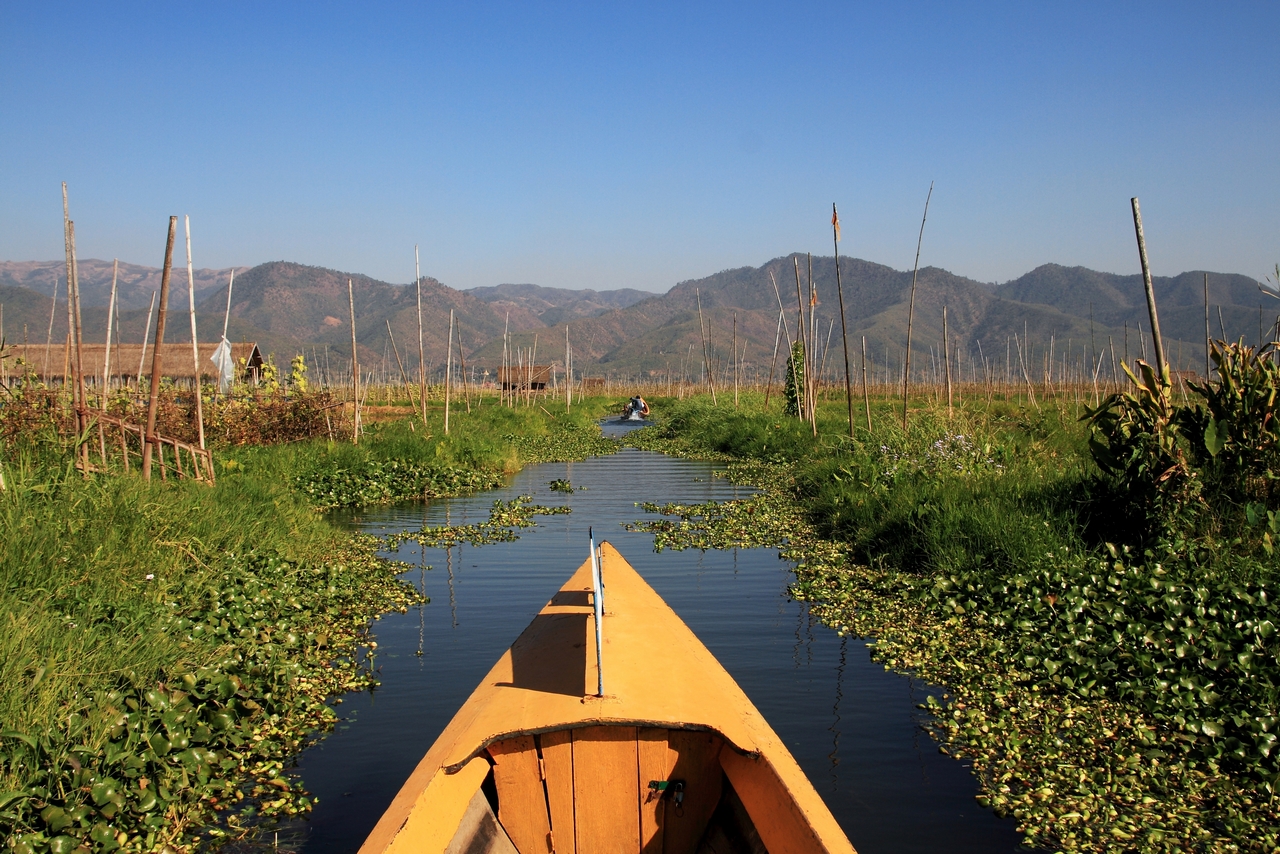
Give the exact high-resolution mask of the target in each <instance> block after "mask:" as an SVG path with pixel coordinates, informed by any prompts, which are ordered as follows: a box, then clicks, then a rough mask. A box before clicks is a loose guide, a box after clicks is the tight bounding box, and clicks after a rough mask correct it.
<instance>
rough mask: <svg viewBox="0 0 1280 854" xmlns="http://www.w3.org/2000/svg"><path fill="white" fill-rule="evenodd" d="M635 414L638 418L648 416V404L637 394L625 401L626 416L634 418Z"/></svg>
mask: <svg viewBox="0 0 1280 854" xmlns="http://www.w3.org/2000/svg"><path fill="white" fill-rule="evenodd" d="M637 416H639V417H640V418H648V417H649V404H647V403H645V402H644V398H643V397H641V396H640V395H638V394H637V395H636V396H635V397H633V398H631V400H629V401H627V411H626V417H627V418H635V417H637Z"/></svg>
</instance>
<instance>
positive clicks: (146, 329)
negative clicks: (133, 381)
mask: <svg viewBox="0 0 1280 854" xmlns="http://www.w3.org/2000/svg"><path fill="white" fill-rule="evenodd" d="M155 310H156V292H155V291H152V292H151V303H150V304H149V305H148V306H147V325H146V326H144V327H142V355H141V356H139V357H138V389H139V390H141V389H142V369H143V367H144V366H145V365H146V363H147V335H148V334H149V333H150V332H151V315H152V313H153V312H154V311H155Z"/></svg>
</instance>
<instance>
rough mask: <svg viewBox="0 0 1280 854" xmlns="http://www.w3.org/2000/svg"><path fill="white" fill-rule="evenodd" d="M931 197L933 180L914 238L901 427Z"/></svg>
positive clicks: (905, 420) (903, 427) (905, 408)
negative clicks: (913, 264) (914, 256)
mask: <svg viewBox="0 0 1280 854" xmlns="http://www.w3.org/2000/svg"><path fill="white" fill-rule="evenodd" d="M932 198H933V182H932V181H930V182H929V195H927V196H925V197H924V216H922V217H920V236H919V237H917V238H916V264H915V267H914V268H913V269H912V271H911V300H910V303H909V304H908V306H907V354H906V358H905V359H904V360H903V363H902V429H903V430H904V431H905V430H906V429H907V384H908V383H909V382H910V381H911V325H912V322H913V321H914V320H915V315H916V276H917V275H918V274H919V272H920V244H921V243H923V242H924V223H925V220H927V219H928V218H929V200H930V199H932Z"/></svg>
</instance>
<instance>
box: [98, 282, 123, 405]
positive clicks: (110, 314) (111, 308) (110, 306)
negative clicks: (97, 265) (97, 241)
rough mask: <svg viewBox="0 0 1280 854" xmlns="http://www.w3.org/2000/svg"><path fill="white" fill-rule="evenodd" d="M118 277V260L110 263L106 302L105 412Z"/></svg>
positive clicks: (109, 381) (103, 382)
mask: <svg viewBox="0 0 1280 854" xmlns="http://www.w3.org/2000/svg"><path fill="white" fill-rule="evenodd" d="M119 276H120V259H119V258H116V259H115V260H113V261H112V262H111V298H110V299H109V300H108V301H107V352H106V354H105V355H104V357H103V362H102V411H103V412H106V411H107V388H108V386H109V385H110V383H111V324H112V323H114V322H115V318H116V283H117V281H118V280H119Z"/></svg>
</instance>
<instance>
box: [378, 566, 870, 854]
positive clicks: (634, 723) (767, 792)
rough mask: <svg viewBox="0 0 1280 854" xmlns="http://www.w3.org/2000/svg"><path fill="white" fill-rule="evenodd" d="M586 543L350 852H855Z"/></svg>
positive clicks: (656, 614)
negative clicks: (588, 552) (598, 605)
mask: <svg viewBox="0 0 1280 854" xmlns="http://www.w3.org/2000/svg"><path fill="white" fill-rule="evenodd" d="M596 555H597V557H598V569H596V570H595V572H594V573H593V563H594V562H595V561H593V560H592V559H588V560H587V561H586V562H585V563H583V565H582V566H581V567H579V569H578V571H577V572H575V573H574V574H573V576H572V577H571V578H570V579H569V580H568V582H566V583H565V585H564V586H563V587H562V588H560V591H559V592H558V593H557V594H556V595H555V596H554V597H552V599H551V601H550V602H549V603H547V605H546V607H544V608H543V609H542V611H541V612H540V613H539V614H538V616H537V617H535V618H534V620H533V622H532V623H531V624H530V625H529V627H528V628H527V629H525V631H524V632H523V633H522V634H521V635H520V637H519V638H518V639H517V640H516V642H515V643H514V644H513V645H512V647H511V649H509V650H508V651H507V652H506V653H505V654H503V656H502V658H501V659H500V660H499V661H498V663H497V664H496V665H494V667H493V669H492V670H490V671H489V674H488V675H487V676H486V677H485V678H484V681H482V682H481V683H480V686H479V687H478V688H476V690H475V692H474V693H473V694H472V695H471V697H470V698H469V699H468V700H467V702H466V703H464V704H463V706H462V708H461V709H460V710H459V711H458V713H457V715H455V716H454V718H453V720H452V721H450V722H449V725H448V726H447V727H446V728H445V730H444V732H443V733H441V735H440V737H439V738H438V739H436V742H435V744H433V745H432V746H431V749H430V750H428V751H427V754H426V756H425V757H423V759H422V761H421V762H419V763H418V767H417V768H416V769H415V770H414V772H413V774H412V775H411V776H410V777H409V779H408V781H407V782H406V783H405V784H404V786H403V788H401V789H400V793H399V794H398V795H396V798H395V800H394V801H392V803H391V806H390V807H389V808H388V809H387V811H386V813H384V814H383V816H382V819H381V820H380V821H379V822H378V824H377V826H376V827H375V828H374V829H373V832H372V833H371V834H370V835H369V837H368V839H366V840H365V843H364V845H363V846H362V847H361V849H360V851H361V852H362V854H382V852H387V854H402V852H403V854H408V852H413V854H426V852H430V854H437V852H440V853H441V854H479V852H494V854H497V852H502V854H515V852H519V854H612V853H613V852H618V854H702V852H708V854H711V852H714V854H722V852H739V851H740V852H751V854H759V852H768V854H792V852H794V854H817V852H830V854H836V853H837V852H839V854H853V846H852V845H851V844H850V843H849V840H848V839H847V838H846V837H845V835H844V833H843V832H842V831H841V829H840V826H839V825H838V824H837V823H836V820H835V819H834V818H833V817H832V815H831V812H830V811H829V810H828V809H827V807H826V805H825V804H824V803H823V802H822V799H821V798H820V797H819V796H818V793H817V792H816V791H815V790H814V788H813V785H812V784H811V783H810V782H809V780H808V778H806V777H805V775H804V772H803V771H801V770H800V766H799V765H798V764H796V761H795V759H794V758H793V757H792V756H791V754H790V753H789V752H788V751H787V749H786V747H785V746H784V745H783V743H782V741H781V739H779V738H778V736H777V734H775V733H774V731H773V729H772V728H771V727H770V726H769V724H768V723H766V722H765V720H764V718H763V717H761V715H760V713H759V712H758V711H757V710H756V708H755V706H754V705H752V703H751V701H750V700H748V699H747V696H746V695H745V694H744V693H743V692H742V689H741V688H739V687H738V685H737V683H736V682H734V681H733V678H732V677H731V676H730V675H729V674H728V673H727V672H726V671H725V669H724V668H723V667H721V666H720V663H719V662H718V661H716V659H715V658H714V657H713V656H712V655H711V653H710V652H709V651H708V650H707V648H706V647H705V646H703V645H702V642H701V641H699V640H698V638H697V637H696V636H695V635H694V634H693V632H692V631H690V630H689V627H688V626H686V625H685V624H684V622H683V621H681V620H680V618H679V617H678V616H676V614H675V612H674V611H672V610H671V608H669V607H668V606H667V604H666V603H665V602H663V601H662V599H661V598H660V597H659V596H658V594H657V593H655V592H654V590H653V588H651V587H650V586H649V585H648V584H646V583H645V581H644V579H642V578H641V577H640V575H639V573H637V572H636V571H635V570H634V569H633V568H632V567H631V565H630V564H628V563H627V562H626V560H625V559H624V558H623V557H622V555H621V554H619V553H618V551H617V550H616V549H615V548H613V546H611V545H609V544H608V543H604V544H602V545H601V547H600V549H599V550H598V551H597V552H596ZM601 577H602V578H603V583H604V585H605V587H604V595H603V597H602V601H603V607H604V615H603V619H602V620H599V621H597V617H596V615H595V607H594V606H595V601H596V600H597V598H601V597H597V596H596V594H595V593H594V592H593V589H598V588H596V587H595V583H594V580H595V579H596V578H601ZM597 622H599V624H600V627H601V628H602V629H603V631H602V632H600V633H597V625H596V624H597ZM600 635H603V643H602V644H601V645H600V646H597V643H596V638H597V637H599V636H600ZM600 662H603V664H602V665H601V664H600ZM601 672H603V676H604V678H603V680H601V678H600V676H601ZM602 683H603V689H604V690H603V693H599V692H598V689H599V687H600V686H601V684H602Z"/></svg>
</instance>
